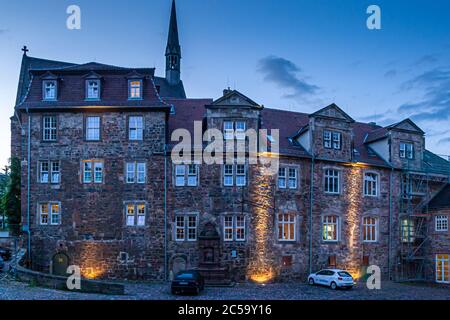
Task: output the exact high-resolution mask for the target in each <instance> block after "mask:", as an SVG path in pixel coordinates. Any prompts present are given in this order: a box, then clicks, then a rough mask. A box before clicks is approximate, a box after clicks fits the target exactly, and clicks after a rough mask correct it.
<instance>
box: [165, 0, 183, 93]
mask: <svg viewBox="0 0 450 320" xmlns="http://www.w3.org/2000/svg"><path fill="white" fill-rule="evenodd" d="M180 60H181V47H180V41H179V38H178V24H177V10H176V7H175V0H172V10H171V13H170V23H169V35H168V37H167V47H166V79H167V81H168V82H169V84H171V85H177V84H178V83H179V82H180V78H181V70H180V66H181V61H180Z"/></svg>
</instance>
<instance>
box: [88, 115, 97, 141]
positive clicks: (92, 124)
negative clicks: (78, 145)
mask: <svg viewBox="0 0 450 320" xmlns="http://www.w3.org/2000/svg"><path fill="white" fill-rule="evenodd" d="M86 140H87V141H99V140H100V117H99V116H88V117H86Z"/></svg>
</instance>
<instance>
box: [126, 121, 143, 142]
mask: <svg viewBox="0 0 450 320" xmlns="http://www.w3.org/2000/svg"><path fill="white" fill-rule="evenodd" d="M128 138H129V139H130V140H133V141H136V140H143V139H144V117H143V116H130V117H129V118H128Z"/></svg>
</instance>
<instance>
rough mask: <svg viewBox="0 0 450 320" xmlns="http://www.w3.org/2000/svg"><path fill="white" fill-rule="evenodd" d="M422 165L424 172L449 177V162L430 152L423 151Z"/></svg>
mask: <svg viewBox="0 0 450 320" xmlns="http://www.w3.org/2000/svg"><path fill="white" fill-rule="evenodd" d="M423 165H424V170H425V172H428V173H434V174H442V175H448V176H450V164H449V162H448V161H447V160H445V159H444V158H442V157H440V156H438V155H436V154H434V153H433V152H431V151H428V150H425V151H424V153H423Z"/></svg>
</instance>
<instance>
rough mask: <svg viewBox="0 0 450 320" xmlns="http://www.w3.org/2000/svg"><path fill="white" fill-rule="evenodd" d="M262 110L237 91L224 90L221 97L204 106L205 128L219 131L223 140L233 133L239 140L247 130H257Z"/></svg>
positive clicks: (261, 107)
mask: <svg viewBox="0 0 450 320" xmlns="http://www.w3.org/2000/svg"><path fill="white" fill-rule="evenodd" d="M263 108H264V107H263V106H261V105H259V104H258V103H256V102H255V101H253V100H252V99H250V98H249V97H247V96H245V95H243V94H242V93H240V92H239V91H237V90H230V89H225V90H224V91H223V95H222V97H220V98H218V99H217V100H215V101H213V102H212V103H211V104H210V105H207V106H206V119H207V128H208V129H212V128H214V129H219V130H221V131H222V132H223V133H224V136H225V138H227V137H228V138H231V137H232V136H233V132H235V133H236V137H238V138H239V136H241V133H242V132H245V131H246V130H247V129H250V128H252V129H255V130H258V129H259V119H260V112H261V110H262V109H263Z"/></svg>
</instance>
